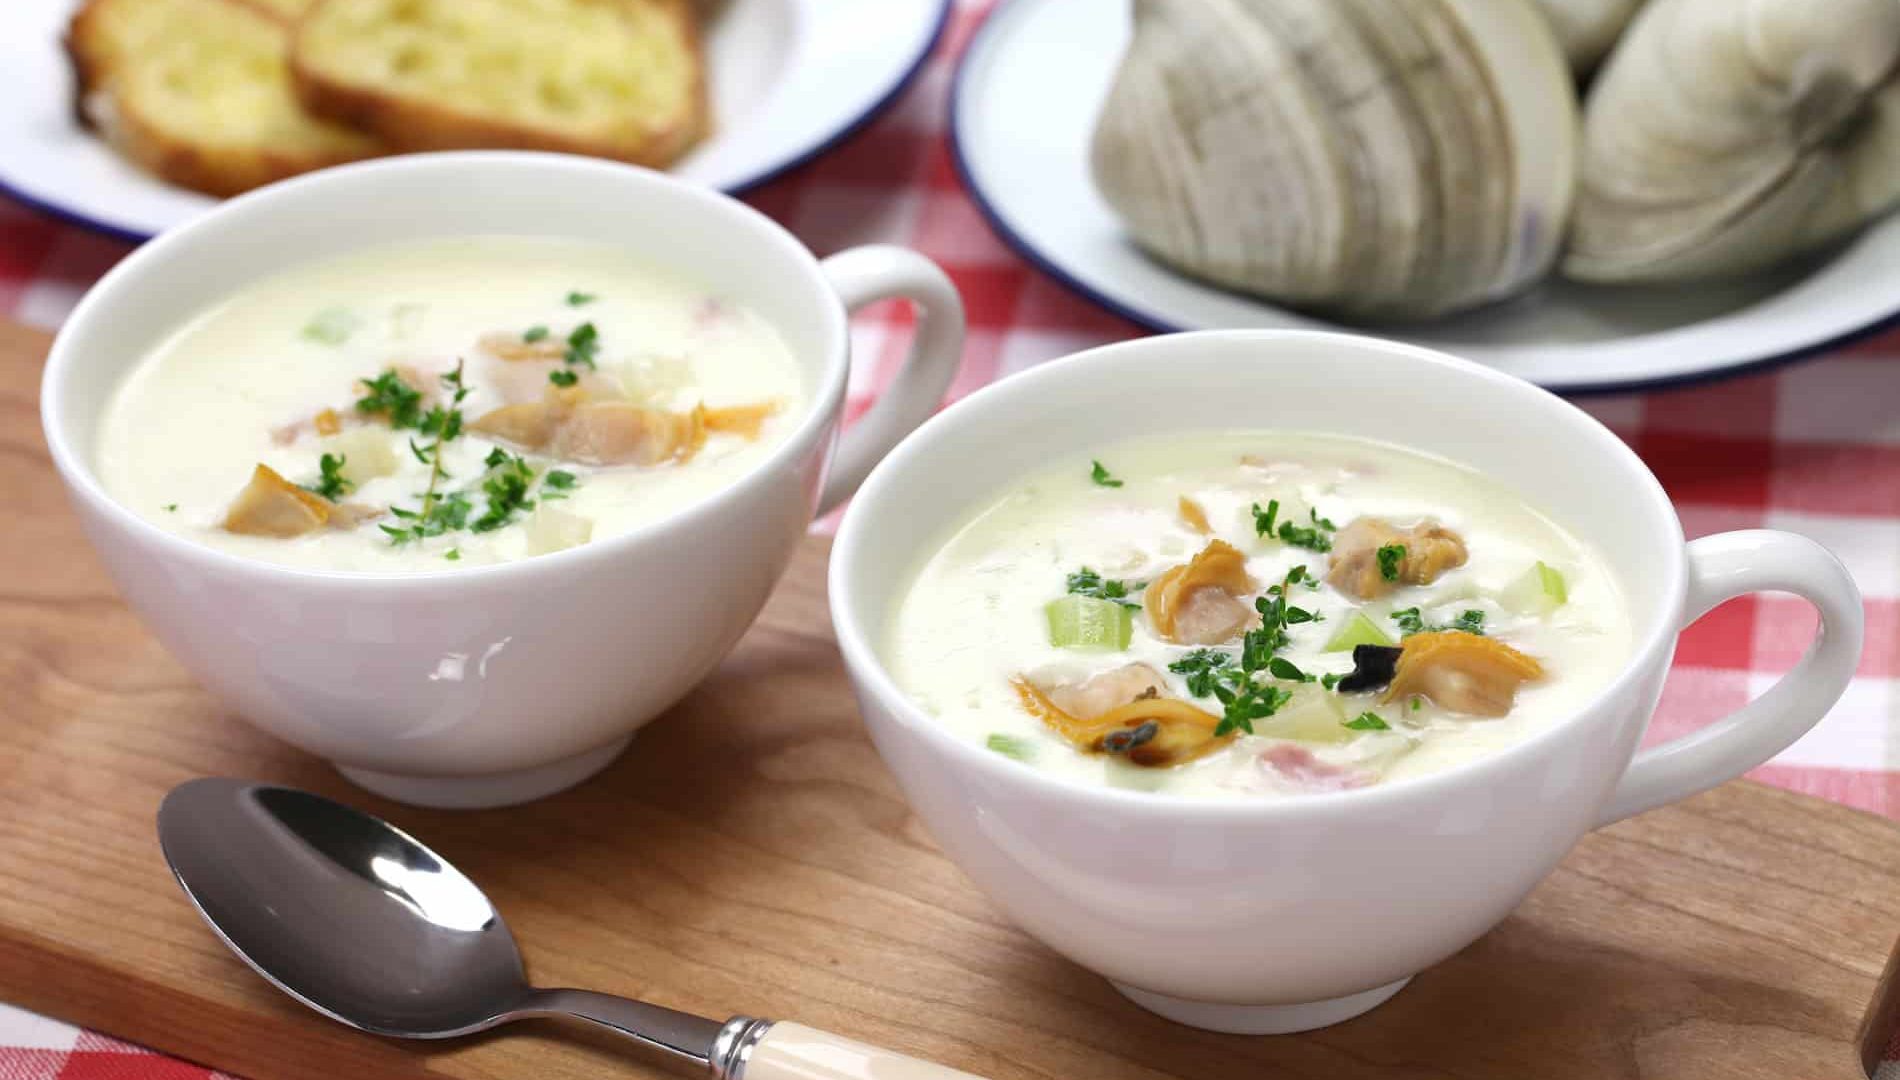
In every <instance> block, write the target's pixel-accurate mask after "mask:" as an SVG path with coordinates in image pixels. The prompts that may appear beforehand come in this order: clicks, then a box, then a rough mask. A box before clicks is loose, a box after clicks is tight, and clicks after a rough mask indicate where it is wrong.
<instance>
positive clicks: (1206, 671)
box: [1168, 649, 1238, 697]
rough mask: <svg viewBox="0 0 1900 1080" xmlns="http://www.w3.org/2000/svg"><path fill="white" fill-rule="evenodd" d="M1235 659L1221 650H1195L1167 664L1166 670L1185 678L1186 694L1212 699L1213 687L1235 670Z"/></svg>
mask: <svg viewBox="0 0 1900 1080" xmlns="http://www.w3.org/2000/svg"><path fill="white" fill-rule="evenodd" d="M1237 659H1238V658H1237V657H1235V656H1234V654H1233V653H1230V652H1227V651H1225V650H1222V649H1195V650H1194V651H1193V652H1190V653H1186V654H1184V655H1183V656H1181V657H1180V659H1178V660H1176V661H1174V662H1173V663H1171V664H1169V665H1168V670H1169V671H1172V672H1174V673H1175V674H1176V675H1185V676H1187V688H1188V693H1190V694H1192V695H1194V696H1195V697H1213V696H1214V687H1215V686H1216V685H1217V684H1218V682H1219V680H1220V679H1221V678H1222V677H1223V675H1224V674H1225V673H1229V672H1232V671H1234V670H1235V669H1234V664H1235V662H1236V660H1237Z"/></svg>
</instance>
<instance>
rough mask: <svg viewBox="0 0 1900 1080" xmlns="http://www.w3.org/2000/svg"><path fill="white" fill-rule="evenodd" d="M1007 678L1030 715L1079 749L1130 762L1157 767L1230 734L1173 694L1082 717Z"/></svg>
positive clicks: (1210, 747)
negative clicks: (1221, 730) (1220, 731)
mask: <svg viewBox="0 0 1900 1080" xmlns="http://www.w3.org/2000/svg"><path fill="white" fill-rule="evenodd" d="M1131 666H1139V665H1131ZM1098 678H1099V676H1098ZM1012 682H1013V685H1014V686H1015V688H1016V695H1017V697H1018V698H1019V699H1020V700H1021V702H1022V705H1023V708H1024V709H1025V710H1027V711H1028V713H1029V714H1030V715H1031V716H1034V717H1035V718H1036V719H1038V720H1040V721H1042V723H1043V724H1044V725H1045V726H1047V727H1048V728H1049V729H1050V730H1051V731H1053V732H1055V733H1056V734H1058V735H1060V736H1062V737H1063V738H1064V739H1067V740H1068V741H1069V744H1070V745H1072V746H1074V747H1075V748H1076V749H1077V750H1081V751H1082V752H1084V753H1089V754H1114V755H1116V756H1118V757H1121V758H1123V759H1125V760H1126V761H1128V762H1129V763H1130V764H1132V765H1140V766H1144V767H1147V768H1162V767H1166V766H1170V765H1179V764H1181V763H1183V762H1187V761H1192V760H1194V759H1195V758H1198V757H1201V756H1203V755H1205V754H1208V753H1211V752H1212V751H1214V750H1216V749H1218V748H1220V747H1222V746H1225V745H1227V744H1228V743H1229V742H1232V741H1233V738H1234V737H1233V736H1232V735H1231V734H1229V735H1216V734H1214V731H1215V729H1216V728H1218V727H1219V726H1220V717H1218V716H1215V715H1214V714H1213V713H1210V712H1206V711H1204V710H1202V709H1199V708H1196V707H1195V706H1193V705H1190V704H1189V703H1187V702H1185V701H1182V700H1180V699H1179V698H1170V697H1162V696H1158V695H1151V696H1146V697H1138V698H1136V699H1135V700H1133V701H1130V702H1128V703H1127V704H1124V705H1118V706H1116V707H1115V708H1112V709H1110V710H1108V711H1107V712H1104V713H1100V714H1098V715H1095V716H1092V717H1089V718H1086V719H1084V718H1083V717H1080V716H1076V715H1074V714H1072V713H1070V712H1068V711H1067V710H1065V709H1063V708H1061V707H1059V706H1058V705H1056V703H1055V702H1054V701H1052V700H1050V696H1049V694H1048V693H1046V692H1045V691H1043V690H1042V689H1041V688H1039V687H1037V686H1036V685H1035V684H1033V683H1031V682H1030V681H1029V680H1027V679H1024V678H1022V677H1020V676H1019V677H1017V678H1016V679H1014V680H1013V681H1012Z"/></svg>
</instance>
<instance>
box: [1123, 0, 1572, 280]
mask: <svg viewBox="0 0 1900 1080" xmlns="http://www.w3.org/2000/svg"><path fill="white" fill-rule="evenodd" d="M1575 128H1576V98H1575V91H1574V89H1573V86H1572V82H1571V75H1570V71H1569V68H1568V67H1567V66H1566V65H1565V63H1564V60H1563V57H1562V54H1561V53H1560V52H1559V51H1558V47H1557V43H1556V40H1555V38H1554V37H1553V36H1552V35H1551V31H1550V28H1549V26H1548V24H1547V23H1546V21H1545V19H1544V18H1543V16H1542V15H1541V14H1539V12H1538V11H1537V9H1536V8H1535V7H1534V6H1533V4H1532V0H1136V2H1135V32H1134V36H1133V38H1132V41H1131V44H1130V47H1129V51H1128V53H1127V55H1126V57H1125V58H1124V59H1123V62H1122V66H1121V68H1120V70H1119V72H1118V74H1117V77H1116V79H1115V82H1114V85H1113V86H1112V88H1111V89H1110V92H1109V95H1108V97H1107V99H1106V101H1105V102H1104V104H1103V109H1102V115H1101V118H1100V120H1099V121H1098V123H1097V126H1096V131H1095V138H1094V142H1093V145H1092V147H1091V165H1092V168H1093V171H1094V176H1095V181H1096V184H1097V186H1098V187H1099V188H1100V190H1101V191H1102V193H1103V195H1104V197H1105V198H1106V199H1107V201H1108V202H1109V204H1110V205H1111V206H1112V207H1113V208H1114V209H1115V210H1116V212H1117V213H1118V214H1119V215H1120V217H1121V218H1122V220H1123V222H1124V224H1125V225H1126V227H1127V229H1128V231H1129V233H1130V234H1131V236H1132V237H1133V238H1134V240H1135V241H1136V242H1137V243H1138V244H1140V245H1141V246H1142V247H1143V248H1144V249H1146V250H1147V251H1149V252H1150V253H1152V254H1153V255H1155V256H1156V257H1157V258H1159V259H1161V260H1163V261H1165V262H1167V263H1169V264H1171V265H1173V266H1175V267H1178V268H1179V269H1181V270H1183V271H1184V272H1186V273H1188V274H1191V275H1193V276H1195V277H1200V278H1204V279H1206V280H1209V281H1212V282H1215V283H1217V284H1221V285H1225V286H1227V287H1230V288H1234V289H1238V290H1242V291H1245V292H1250V293H1256V294H1259V295H1262V296H1266V297H1269V298H1272V299H1276V300H1280V301H1284V302H1287V303H1291V304H1295V305H1303V306H1311V307H1318V308H1325V309H1332V310H1337V311H1342V312H1346V313H1349V314H1353V315H1363V316H1372V317H1384V318H1411V317H1424V316H1431V315H1437V314H1442V313H1444V312H1448V311H1455V310H1458V309H1460V308H1465V307H1470V306H1473V305H1476V304H1481V303H1484V302H1486V301H1488V300H1492V299H1495V298H1498V297H1501V296H1506V295H1509V294H1510V293H1512V292H1515V291H1517V290H1518V289H1520V288H1522V287H1523V286H1524V285H1526V284H1527V283H1529V282H1531V281H1533V280H1535V279H1536V278H1537V277H1539V276H1541V275H1542V274H1543V273H1544V272H1545V271H1546V270H1547V269H1548V268H1549V267H1550V265H1551V263H1552V262H1553V261H1554V259H1555V257H1556V254H1557V248H1558V244H1559V242H1560V240H1561V234H1562V229H1563V222H1564V221H1565V219H1566V217H1567V214H1568V210H1569V205H1570V197H1571V190H1572V184H1573V176H1574V171H1573V170H1574V164H1573V163H1574V153H1575Z"/></svg>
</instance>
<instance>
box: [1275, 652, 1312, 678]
mask: <svg viewBox="0 0 1900 1080" xmlns="http://www.w3.org/2000/svg"><path fill="white" fill-rule="evenodd" d="M1267 671H1268V672H1270V673H1271V674H1272V675H1273V677H1274V678H1276V679H1285V680H1286V681H1288V682H1315V681H1317V677H1316V676H1312V675H1308V674H1307V673H1306V672H1304V671H1301V670H1300V668H1299V665H1297V664H1295V663H1294V662H1293V661H1291V660H1288V659H1287V658H1286V657H1284V656H1276V657H1274V658H1273V659H1271V660H1269V661H1267Z"/></svg>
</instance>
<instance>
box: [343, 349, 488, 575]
mask: <svg viewBox="0 0 1900 1080" xmlns="http://www.w3.org/2000/svg"><path fill="white" fill-rule="evenodd" d="M385 379H386V380H388V381H389V382H391V383H393V384H394V385H396V386H401V387H403V389H405V390H408V393H409V395H411V396H412V398H413V400H410V401H409V403H408V406H407V407H408V410H409V412H410V413H412V414H413V413H415V412H417V411H418V410H419V409H420V402H421V399H422V395H421V394H420V393H419V392H417V391H415V390H410V389H409V388H408V387H407V386H406V385H405V384H404V383H403V381H402V380H401V379H400V378H397V377H396V373H395V372H394V371H386V372H384V373H383V374H382V375H381V376H379V377H378V379H377V381H378V382H381V381H383V380H385ZM367 385H369V386H371V388H372V390H374V388H375V383H371V384H367ZM442 388H443V389H444V390H447V391H448V392H449V400H448V403H447V404H443V405H437V406H436V407H434V408H432V409H430V410H429V411H428V413H427V414H426V415H423V416H422V417H420V418H419V419H417V420H415V421H414V422H413V423H412V424H411V425H409V426H413V427H415V428H416V430H418V431H420V432H422V433H423V434H424V435H427V436H430V437H431V439H432V441H431V442H430V443H429V444H428V445H426V446H424V445H421V444H419V443H417V442H416V440H414V439H411V440H409V452H410V453H412V454H414V455H415V456H416V460H418V461H420V462H422V463H423V464H425V465H427V466H429V486H428V488H427V489H426V490H424V491H423V493H422V495H421V498H422V505H421V506H420V507H419V508H417V509H415V510H405V509H403V508H401V507H397V506H392V507H390V508H389V512H390V513H391V514H393V515H395V517H396V519H397V520H398V521H401V522H402V524H400V525H382V526H379V528H381V529H382V530H383V532H384V533H386V534H387V535H388V536H389V542H390V543H392V544H406V543H409V542H410V541H412V540H424V539H427V538H428V537H431V536H441V535H442V534H443V533H445V532H453V531H455V530H456V529H460V528H462V527H463V526H465V525H466V524H467V522H468V515H469V511H470V510H472V509H474V508H473V507H472V506H471V505H470V504H469V501H468V497H467V496H465V495H463V494H461V493H460V492H452V493H450V494H448V495H443V494H442V493H441V488H442V481H443V480H446V479H448V475H449V473H448V470H447V469H445V468H443V467H442V448H443V447H444V446H446V445H447V444H449V443H451V442H454V441H455V439H456V438H457V437H459V436H460V435H461V434H462V402H463V400H465V399H466V398H467V397H468V393H469V391H468V387H467V386H465V385H463V383H462V364H461V362H460V361H457V362H456V364H455V370H454V371H451V372H449V373H448V374H447V375H444V376H442ZM366 400H367V399H366ZM356 407H357V408H359V409H361V408H363V402H361V401H359V402H357V403H356ZM390 423H391V424H392V425H393V424H395V419H394V418H393V416H392V418H391V420H390Z"/></svg>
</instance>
